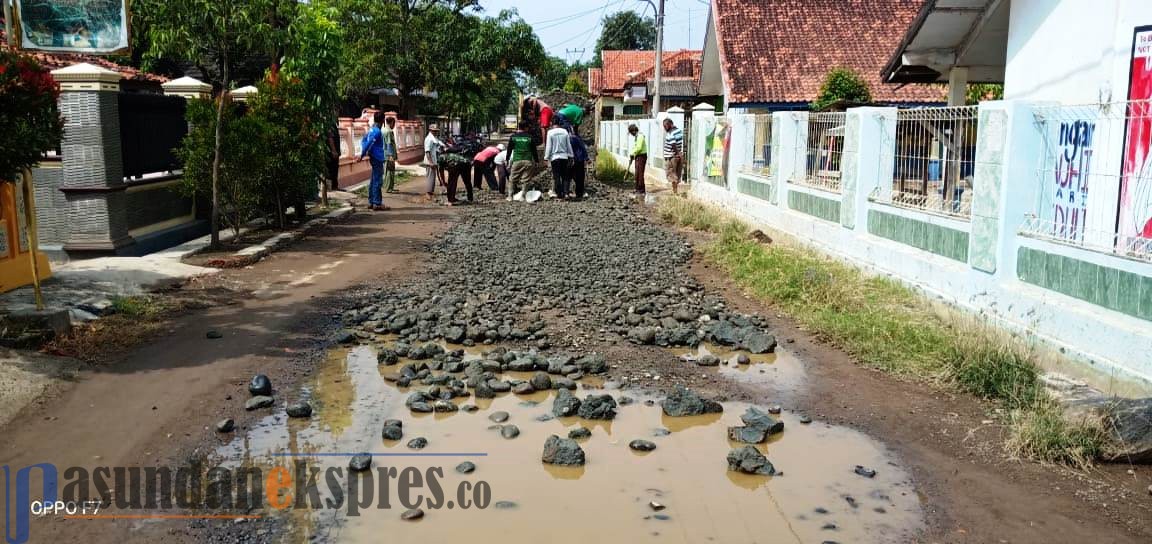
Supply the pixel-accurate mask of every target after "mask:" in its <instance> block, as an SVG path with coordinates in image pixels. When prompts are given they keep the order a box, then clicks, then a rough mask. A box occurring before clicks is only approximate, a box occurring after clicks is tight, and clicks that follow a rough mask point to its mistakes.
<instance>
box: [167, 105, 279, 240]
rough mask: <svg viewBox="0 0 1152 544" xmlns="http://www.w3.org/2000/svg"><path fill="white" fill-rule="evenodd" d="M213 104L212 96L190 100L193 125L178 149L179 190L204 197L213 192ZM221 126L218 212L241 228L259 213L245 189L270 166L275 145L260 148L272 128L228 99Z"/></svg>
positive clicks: (257, 206) (214, 119) (214, 136)
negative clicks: (181, 175)
mask: <svg viewBox="0 0 1152 544" xmlns="http://www.w3.org/2000/svg"><path fill="white" fill-rule="evenodd" d="M216 108H217V104H216V103H214V101H210V100H193V101H191V102H190V103H189V104H188V112H187V116H188V122H189V124H190V125H191V129H190V130H189V132H188V136H186V137H185V138H184V144H183V145H182V146H181V148H180V151H179V156H180V159H181V162H182V163H183V164H184V185H183V188H184V190H185V192H187V193H188V194H193V195H198V196H205V197H206V196H209V195H211V194H212V184H213V177H212V161H213V158H214V154H215V153H214V150H215V144H216V115H217V111H216ZM222 125H223V127H224V128H223V130H222V131H221V142H220V148H221V152H222V153H221V155H222V156H221V162H220V175H219V179H218V187H219V194H220V206H219V211H220V213H221V218H222V219H223V220H224V222H225V223H226V224H227V225H229V226H231V227H232V228H233V230H239V229H240V227H241V226H242V225H243V224H244V223H245V222H246V221H248V220H250V219H252V218H254V217H255V216H256V215H258V213H257V210H258V209H259V202H258V197H257V196H256V195H253V194H252V193H253V192H252V191H249V190H247V189H246V188H247V187H248V186H250V185H252V184H254V183H255V182H254V180H256V179H257V178H259V177H260V176H261V175H263V173H264V172H265V171H267V169H268V168H271V162H272V158H273V156H274V153H275V150H278V149H279V146H277V147H274V148H271V149H265V148H262V146H263V145H264V143H265V136H264V135H265V134H266V133H268V132H269V131H270V130H271V128H270V127H268V126H266V125H265V124H264V122H263V119H260V118H259V117H257V116H254V115H249V116H244V115H242V109H241V107H240V106H239V105H238V104H233V103H231V102H230V101H225V104H224V109H223V117H222Z"/></svg>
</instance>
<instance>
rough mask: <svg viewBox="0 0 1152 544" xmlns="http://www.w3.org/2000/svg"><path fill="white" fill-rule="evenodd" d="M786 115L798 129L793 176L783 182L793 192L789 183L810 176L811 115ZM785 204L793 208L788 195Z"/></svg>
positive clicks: (806, 113) (802, 113) (793, 151)
mask: <svg viewBox="0 0 1152 544" xmlns="http://www.w3.org/2000/svg"><path fill="white" fill-rule="evenodd" d="M784 115H788V116H789V117H791V119H792V124H793V125H794V126H795V127H796V132H795V135H796V138H795V139H794V140H793V145H794V146H795V147H794V148H793V149H792V157H793V158H792V161H793V162H792V172H791V174H792V175H791V176H789V177H787V178H784V179H783V180H782V181H783V182H784V184H785V187H787V192H791V191H792V187H791V186H789V185H788V184H789V183H796V182H798V181H800V180H802V179H804V176H806V175H808V116H809V113H808V112H806V111H797V112H788V113H785V114H784ZM784 203H785V206H786V207H788V208H791V206H789V205H788V195H787V194H785V195H784Z"/></svg>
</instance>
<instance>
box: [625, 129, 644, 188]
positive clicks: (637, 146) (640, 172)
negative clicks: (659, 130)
mask: <svg viewBox="0 0 1152 544" xmlns="http://www.w3.org/2000/svg"><path fill="white" fill-rule="evenodd" d="M628 134H631V135H632V137H633V138H636V141H635V142H633V143H632V151H631V152H630V153H629V157H630V158H631V159H632V161H634V162H635V163H636V196H644V193H645V192H646V191H645V189H644V168H645V167H646V166H647V165H648V138H646V137H644V135H643V134H641V133H640V127H638V126H636V124H635V123H632V124H630V125H628Z"/></svg>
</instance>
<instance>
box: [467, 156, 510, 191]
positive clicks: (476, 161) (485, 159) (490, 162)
mask: <svg viewBox="0 0 1152 544" xmlns="http://www.w3.org/2000/svg"><path fill="white" fill-rule="evenodd" d="M501 151H503V150H502V149H500V147H497V146H494V145H491V146H488V147H485V148H484V149H482V150H480V152H479V153H477V154H476V155H475V156H474V157H472V185H473V186H474V187H476V188H477V189H479V188H480V187H481V185H480V180H481V179H484V180H486V181H488V188H489V189H491V190H493V191H495V190H496V189H498V188H499V185H497V184H496V173H495V166H496V157H497V156H498V155H500V153H501Z"/></svg>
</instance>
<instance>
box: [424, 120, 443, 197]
mask: <svg viewBox="0 0 1152 544" xmlns="http://www.w3.org/2000/svg"><path fill="white" fill-rule="evenodd" d="M443 148H444V142H442V141H440V127H438V126H436V125H431V126H429V127H428V135H427V136H425V137H424V168H426V169H427V172H426V173H425V176H426V179H425V180H424V200H425V201H427V202H432V201H434V200H436V181H437V180H438V179H439V177H440V166H439V165H440V150H441V149H443Z"/></svg>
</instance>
